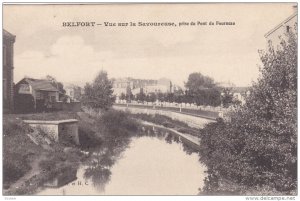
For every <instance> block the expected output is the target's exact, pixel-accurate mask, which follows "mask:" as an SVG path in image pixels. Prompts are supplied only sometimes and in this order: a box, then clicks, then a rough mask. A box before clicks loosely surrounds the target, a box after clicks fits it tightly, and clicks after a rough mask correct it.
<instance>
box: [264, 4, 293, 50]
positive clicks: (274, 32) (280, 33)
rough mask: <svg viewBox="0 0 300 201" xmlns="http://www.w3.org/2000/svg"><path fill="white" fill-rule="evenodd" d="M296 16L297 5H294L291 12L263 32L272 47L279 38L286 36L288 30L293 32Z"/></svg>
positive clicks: (276, 44)
mask: <svg viewBox="0 0 300 201" xmlns="http://www.w3.org/2000/svg"><path fill="white" fill-rule="evenodd" d="M297 18H298V13H297V6H294V7H293V14H291V15H290V16H289V17H288V18H286V19H285V20H284V21H282V22H281V23H279V24H278V25H277V26H276V27H274V28H273V29H271V30H270V31H269V32H268V33H266V34H265V38H266V39H267V40H268V43H271V44H272V45H273V46H274V47H277V46H278V45H279V44H280V42H281V40H282V39H285V38H286V37H287V34H288V33H289V32H295V30H296V26H297Z"/></svg>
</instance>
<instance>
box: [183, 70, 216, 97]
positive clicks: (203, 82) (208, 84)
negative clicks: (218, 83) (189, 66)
mask: <svg viewBox="0 0 300 201" xmlns="http://www.w3.org/2000/svg"><path fill="white" fill-rule="evenodd" d="M214 86H215V84H214V80H213V79H212V78H210V77H208V76H204V75H202V74H201V73H191V74H190V75H189V78H188V81H187V82H186V83H185V87H186V88H187V90H189V91H190V92H191V93H195V92H197V91H198V90H199V89H203V88H213V87H214Z"/></svg>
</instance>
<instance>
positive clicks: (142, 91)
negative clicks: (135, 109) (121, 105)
mask: <svg viewBox="0 0 300 201" xmlns="http://www.w3.org/2000/svg"><path fill="white" fill-rule="evenodd" d="M136 99H137V100H138V101H141V102H143V103H144V101H145V100H146V95H145V93H144V90H143V88H140V93H138V94H137V97H136Z"/></svg>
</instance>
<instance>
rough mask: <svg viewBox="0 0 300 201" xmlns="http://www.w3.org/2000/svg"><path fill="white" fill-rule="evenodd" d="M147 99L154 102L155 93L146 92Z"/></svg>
mask: <svg viewBox="0 0 300 201" xmlns="http://www.w3.org/2000/svg"><path fill="white" fill-rule="evenodd" d="M147 101H149V102H152V103H154V102H155V101H156V94H155V93H150V94H148V95H147Z"/></svg>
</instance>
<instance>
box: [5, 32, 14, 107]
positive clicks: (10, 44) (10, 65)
mask: <svg viewBox="0 0 300 201" xmlns="http://www.w3.org/2000/svg"><path fill="white" fill-rule="evenodd" d="M15 40H16V36H15V35H13V34H11V33H9V32H8V31H6V30H4V29H3V83H2V84H3V112H5V113H9V112H13V110H14V43H15Z"/></svg>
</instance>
